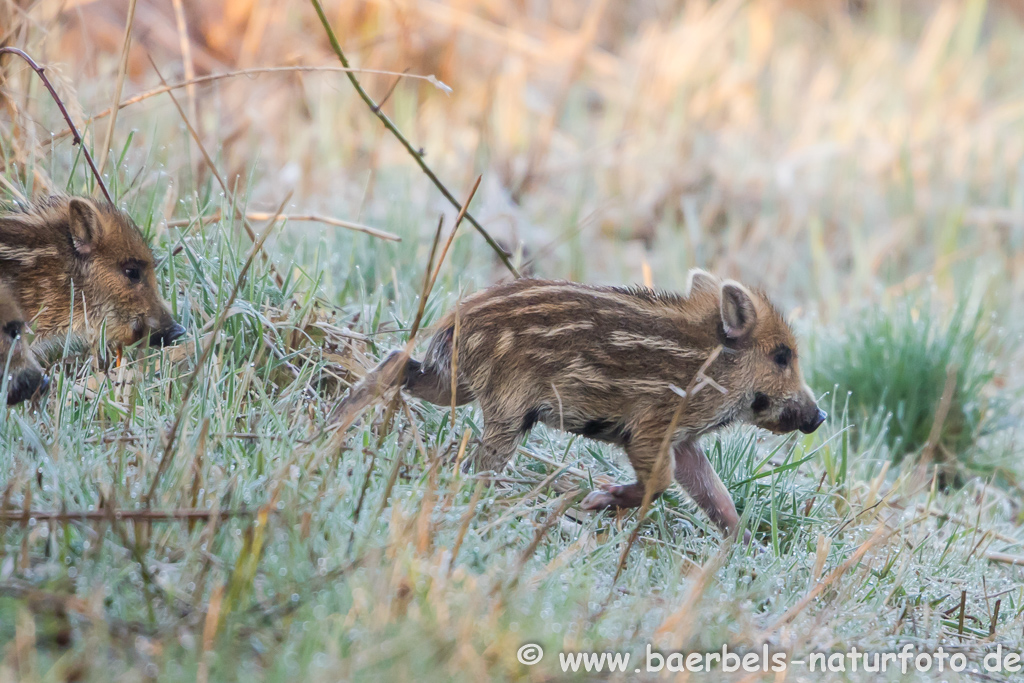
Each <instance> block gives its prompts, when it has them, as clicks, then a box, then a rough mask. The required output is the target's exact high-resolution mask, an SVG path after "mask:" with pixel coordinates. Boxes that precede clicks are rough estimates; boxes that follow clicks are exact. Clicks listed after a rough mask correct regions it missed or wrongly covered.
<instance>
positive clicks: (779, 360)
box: [772, 346, 793, 368]
mask: <svg viewBox="0 0 1024 683" xmlns="http://www.w3.org/2000/svg"><path fill="white" fill-rule="evenodd" d="M792 358H793V351H792V350H791V349H790V348H789V347H788V346H780V347H779V348H777V349H775V353H774V354H773V356H772V360H774V361H775V364H776V365H778V366H779V367H780V368H785V367H788V366H789V361H790V360H792Z"/></svg>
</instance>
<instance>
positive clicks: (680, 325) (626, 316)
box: [346, 270, 826, 533]
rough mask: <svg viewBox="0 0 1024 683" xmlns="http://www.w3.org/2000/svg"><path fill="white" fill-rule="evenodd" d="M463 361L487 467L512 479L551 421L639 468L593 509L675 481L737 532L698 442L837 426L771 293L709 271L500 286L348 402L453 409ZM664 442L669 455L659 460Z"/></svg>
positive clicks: (460, 309) (464, 396) (471, 301)
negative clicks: (390, 393)
mask: <svg viewBox="0 0 1024 683" xmlns="http://www.w3.org/2000/svg"><path fill="white" fill-rule="evenodd" d="M456 316H458V335H457V336H456V334H455V330H456ZM719 347H721V348H720V350H719V351H718V354H717V356H715V357H714V359H713V360H712V361H711V362H710V364H709V365H708V366H707V367H706V368H705V370H704V375H705V376H706V377H708V378H710V379H711V380H713V382H714V383H715V384H717V385H718V387H720V388H721V390H719V388H718V387H715V386H713V385H707V386H705V387H704V388H703V389H702V390H700V391H696V392H693V395H691V396H689V397H687V398H686V399H683V398H682V397H681V396H680V393H681V392H683V391H684V390H685V389H686V388H687V387H688V386H690V384H691V380H693V379H694V377H695V376H696V375H697V374H698V372H699V371H700V369H701V367H702V366H704V364H705V363H706V361H708V359H709V358H711V357H712V356H713V354H714V353H715V351H716V349H719ZM453 358H454V359H455V362H454V366H455V368H456V377H455V382H454V386H455V401H454V402H455V403H456V404H460V405H461V404H464V403H467V402H469V401H473V400H476V401H479V403H480V407H481V409H482V412H483V421H484V427H483V436H482V439H481V442H480V444H479V446H478V447H477V449H476V451H475V453H474V455H473V457H472V461H471V462H472V463H473V465H474V466H475V467H476V468H477V469H478V470H493V471H500V470H502V469H503V468H504V467H505V464H506V463H507V462H508V461H509V459H510V458H511V457H512V456H513V454H514V453H515V450H516V447H517V446H518V444H519V443H520V441H521V440H522V438H523V435H524V434H525V433H526V432H528V431H529V430H530V429H531V428H532V427H533V426H534V425H535V424H537V423H538V422H542V423H544V424H545V425H547V426H549V427H554V428H557V429H561V430H564V431H567V432H571V433H573V434H579V435H582V436H585V437H588V438H591V439H596V440H598V441H604V442H608V443H612V444H616V445H618V446H621V447H622V448H623V449H624V450H625V452H626V455H627V456H628V458H629V462H630V464H631V465H632V466H633V469H634V471H635V473H636V478H637V480H636V481H635V482H634V483H631V484H625V485H609V486H605V487H603V489H602V490H600V491H594V492H592V493H591V494H590V495H589V496H588V497H587V498H586V499H585V500H584V502H583V507H585V508H588V509H594V510H597V509H602V508H606V507H611V506H617V507H636V506H639V505H640V504H641V502H642V500H643V496H644V491H645V487H646V486H647V485H648V484H650V486H651V487H652V490H653V492H654V494H656V495H660V494H661V493H662V492H664V491H665V489H667V488H668V486H669V485H670V484H671V482H672V480H673V477H674V478H675V480H676V481H678V482H679V484H680V485H681V486H682V488H683V489H684V490H685V491H686V492H687V493H688V494H689V495H690V496H691V497H692V498H693V499H694V501H695V502H696V503H697V504H698V505H699V506H700V507H701V509H702V510H703V511H704V512H705V513H706V514H707V515H708V517H709V518H710V519H711V520H712V521H713V522H714V523H715V524H716V525H717V526H718V527H719V528H720V529H722V530H723V531H724V532H726V533H732V532H734V531H735V529H736V527H737V523H738V517H737V514H736V507H735V505H734V504H733V501H732V499H731V497H730V495H729V493H728V491H727V489H726V488H725V486H724V485H723V484H722V481H721V479H720V478H719V477H718V475H717V474H716V473H715V471H714V470H713V469H712V467H711V464H710V463H709V461H708V459H707V457H706V456H705V454H704V453H703V451H702V450H701V448H700V445H699V438H700V437H701V436H702V435H704V434H707V433H709V432H712V431H714V430H717V429H720V428H722V427H724V426H725V425H728V424H730V423H733V422H747V423H751V424H754V425H757V426H759V427H763V428H765V429H768V430H770V431H772V432H775V433H785V432H791V431H794V430H797V429H799V430H801V431H802V432H805V433H810V432H813V431H815V430H816V429H817V428H818V427H819V426H820V425H821V423H822V422H823V421H824V420H825V417H826V416H825V413H824V411H822V410H821V409H820V408H819V407H818V405H817V403H816V401H815V397H814V394H813V393H812V392H811V390H810V388H808V386H807V384H806V383H805V382H804V379H803V376H802V374H801V372H800V365H799V356H798V353H797V344H796V339H795V338H794V335H793V332H792V330H791V329H790V327H789V325H788V324H787V323H786V321H785V319H784V318H783V317H782V315H781V314H780V313H779V311H778V310H777V309H776V308H775V307H774V306H773V305H772V303H771V301H770V300H769V299H768V297H767V296H766V295H765V294H764V293H763V292H761V291H760V290H756V289H748V288H747V287H745V286H743V285H741V284H740V283H738V282H735V281H732V280H725V281H722V280H719V279H718V278H716V277H714V276H712V275H710V274H708V273H706V272H704V271H701V270H694V271H691V273H690V276H689V286H688V291H687V292H686V294H684V295H682V296H680V295H676V294H669V293H664V292H659V291H654V290H650V289H646V288H639V287H637V288H619V287H595V286H588V285H582V284H576V283H572V282H558V281H548V280H530V279H524V280H517V281H514V282H510V283H507V284H500V285H497V286H494V287H491V288H489V289H487V290H484V291H482V292H480V293H479V294H477V295H475V296H472V297H470V298H468V299H466V300H465V301H463V302H461V303H459V304H458V306H457V308H456V309H455V310H452V311H450V312H449V313H447V314H446V315H445V316H444V317H443V318H442V320H441V321H440V323H439V324H438V326H437V331H436V333H435V334H434V335H433V337H432V339H431V340H430V345H429V348H428V349H427V352H426V355H425V357H424V359H423V361H422V362H420V361H417V360H413V359H409V358H408V357H407V356H406V355H405V354H404V353H402V352H394V353H392V354H391V355H390V356H388V358H386V359H385V360H384V361H383V362H382V363H381V365H380V366H378V367H377V368H376V369H375V370H374V371H372V372H371V373H370V374H369V375H368V376H367V378H366V379H365V380H364V382H363V383H362V384H361V385H360V386H357V387H356V388H354V389H353V392H352V394H351V395H350V397H349V398H347V399H346V401H353V400H359V398H360V395H361V394H362V395H366V394H367V392H376V393H379V392H380V390H382V389H383V388H386V387H387V386H389V385H397V384H401V386H402V387H403V388H404V389H405V390H406V391H408V392H409V393H410V394H412V395H413V396H415V397H417V398H421V399H423V400H426V401H429V402H431V403H435V404H438V405H450V404H451V403H452V387H453V382H452V376H451V373H452V367H453ZM723 390H724V391H723ZM684 400H685V403H684V404H683V409H682V411H681V414H680V416H679V418H678V420H676V421H675V424H674V425H673V416H674V415H675V414H676V412H677V409H678V408H679V407H680V405H681V402H682V401H684ZM670 432H671V433H670ZM666 439H667V440H666ZM666 444H667V445H668V448H669V449H670V451H669V454H670V457H668V458H665V457H661V458H659V455H660V454H661V453H662V451H663V449H664V448H665V445H666ZM659 462H661V463H664V465H663V466H662V467H660V468H659V467H658V463H659ZM659 470H660V471H659Z"/></svg>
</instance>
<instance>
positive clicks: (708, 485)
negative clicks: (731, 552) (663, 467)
mask: <svg viewBox="0 0 1024 683" xmlns="http://www.w3.org/2000/svg"><path fill="white" fill-rule="evenodd" d="M672 453H673V455H674V456H675V459H676V481H678V482H679V485H680V486H682V487H683V490H684V491H686V493H688V494H689V496H690V497H691V498H693V501H694V502H695V503H697V506H698V507H700V509H701V510H703V511H704V514H706V515H707V516H708V517H709V518H710V519H711V521H712V522H714V523H715V525H716V526H717V527H718V528H719V529H721V530H722V532H723V533H725V534H726V535H732V534H735V533H736V529H737V527H738V526H739V521H740V518H739V515H737V514H736V505H735V504H734V503H733V502H732V497H731V496H730V495H729V491H728V489H726V488H725V484H723V483H722V480H721V479H719V478H718V474H717V473H716V472H715V470H714V469H713V468H712V467H711V463H710V462H709V461H708V457H707V456H706V455H704V451H703V450H701V447H700V444H699V443H698V442H697V440H696V439H693V440H687V441H681V442H680V443H678V444H676V445H675V447H674V448H673V451H672ZM744 536H745V537H746V536H747V535H746V534H744ZM745 540H746V539H745Z"/></svg>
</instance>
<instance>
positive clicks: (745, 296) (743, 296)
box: [722, 280, 757, 339]
mask: <svg viewBox="0 0 1024 683" xmlns="http://www.w3.org/2000/svg"><path fill="white" fill-rule="evenodd" d="M755 324H757V309H756V308H755V307H754V299H753V297H752V296H751V295H750V292H749V291H748V290H747V288H746V287H744V286H743V285H741V284H740V283H738V282H735V281H734V280H726V281H725V282H723V283H722V327H723V328H725V336H726V337H728V338H729V339H742V338H744V337H746V336H747V335H749V334H750V333H751V332H753V331H754V325H755Z"/></svg>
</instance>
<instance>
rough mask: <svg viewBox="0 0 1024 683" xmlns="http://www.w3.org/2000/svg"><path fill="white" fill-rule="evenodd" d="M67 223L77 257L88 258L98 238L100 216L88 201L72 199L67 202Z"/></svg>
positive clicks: (79, 198) (77, 198)
mask: <svg viewBox="0 0 1024 683" xmlns="http://www.w3.org/2000/svg"><path fill="white" fill-rule="evenodd" d="M68 223H69V227H70V229H71V241H72V243H74V245H75V251H76V252H77V253H78V255H79V256H89V255H90V254H92V252H93V250H94V249H95V247H96V242H97V241H99V237H100V215H99V213H98V212H97V211H96V205H95V204H93V203H92V202H91V201H90V200H88V199H83V198H81V197H74V198H72V199H71V201H70V202H68Z"/></svg>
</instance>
